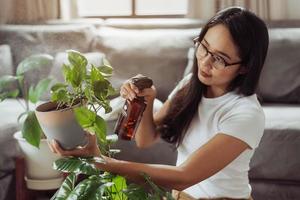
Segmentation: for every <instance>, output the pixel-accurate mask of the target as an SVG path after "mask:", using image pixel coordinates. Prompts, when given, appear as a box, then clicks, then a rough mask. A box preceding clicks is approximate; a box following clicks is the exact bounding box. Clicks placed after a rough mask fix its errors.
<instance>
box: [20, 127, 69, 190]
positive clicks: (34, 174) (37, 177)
mask: <svg viewBox="0 0 300 200" xmlns="http://www.w3.org/2000/svg"><path fill="white" fill-rule="evenodd" d="M14 138H15V139H16V140H17V142H18V144H19V146H20V148H21V150H22V152H23V155H24V158H25V164H26V177H24V178H25V180H26V183H27V187H28V188H29V189H41V190H43V189H56V188H58V187H59V186H60V185H61V183H62V180H63V177H62V174H61V173H60V172H59V171H56V170H54V169H53V168H52V164H53V162H54V161H55V160H57V159H59V158H60V156H59V155H57V154H54V153H53V152H51V150H50V148H49V146H48V144H47V140H46V139H42V140H41V143H40V148H39V149H38V148H36V147H34V146H32V145H31V144H29V143H27V142H26V140H25V139H24V138H23V137H22V133H21V132H20V131H18V132H16V133H15V134H14Z"/></svg>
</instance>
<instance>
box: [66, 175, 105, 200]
mask: <svg viewBox="0 0 300 200" xmlns="http://www.w3.org/2000/svg"><path fill="white" fill-rule="evenodd" d="M102 184H103V183H102V181H101V179H100V177H99V176H90V177H89V178H88V179H85V180H83V181H81V182H80V183H79V184H78V185H77V186H76V187H75V189H74V190H73V191H72V192H71V193H70V197H69V198H68V199H72V200H73V199H77V200H92V199H95V198H96V197H95V194H96V193H97V190H98V188H99V187H100V186H101V185H102ZM98 194H99V193H98ZM100 199H102V198H100Z"/></svg>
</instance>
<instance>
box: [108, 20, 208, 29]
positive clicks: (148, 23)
mask: <svg viewBox="0 0 300 200" xmlns="http://www.w3.org/2000/svg"><path fill="white" fill-rule="evenodd" d="M203 24H204V22H203V21H202V20H198V19H188V18H181V19H180V18H176V19H171V18H169V19H167V18H160V19H159V18H157V19H153V18H152V19H138V18H135V19H128V18H117V19H107V20H105V22H104V25H105V26H109V27H114V28H126V29H165V28H167V29H168V28H169V29H189V28H200V27H201V26H202V25H203Z"/></svg>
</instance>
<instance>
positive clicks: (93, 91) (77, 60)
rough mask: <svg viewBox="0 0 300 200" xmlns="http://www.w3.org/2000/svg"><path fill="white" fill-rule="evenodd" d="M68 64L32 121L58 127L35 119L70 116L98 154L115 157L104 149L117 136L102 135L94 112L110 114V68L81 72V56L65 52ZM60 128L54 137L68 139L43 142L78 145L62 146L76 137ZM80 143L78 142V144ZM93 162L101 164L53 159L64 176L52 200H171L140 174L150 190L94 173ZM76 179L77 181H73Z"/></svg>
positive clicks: (106, 65)
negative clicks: (90, 137)
mask: <svg viewBox="0 0 300 200" xmlns="http://www.w3.org/2000/svg"><path fill="white" fill-rule="evenodd" d="M68 60H69V64H64V66H63V68H62V69H63V75H64V79H65V82H64V83H56V84H55V85H53V86H52V88H51V101H52V105H51V106H45V105H49V102H47V103H45V104H42V105H40V106H39V107H37V109H36V113H37V116H38V117H37V118H38V120H39V121H40V122H41V121H46V122H47V123H49V121H51V123H52V122H53V123H57V124H59V125H58V126H61V124H60V123H61V121H65V120H51V119H50V120H45V119H41V118H43V117H41V116H40V115H41V113H42V114H43V113H44V114H47V113H48V114H49V113H55V112H56V113H60V114H61V115H63V114H64V112H66V111H68V113H69V114H68V115H70V113H71V114H73V116H74V117H69V119H71V118H72V120H73V119H75V121H76V123H78V124H79V125H80V126H81V128H82V129H83V130H85V131H88V132H89V133H87V134H95V135H96V136H97V141H98V147H99V149H100V151H101V153H102V154H103V155H106V156H109V157H111V156H112V155H114V154H115V153H117V152H118V150H114V149H110V146H111V144H112V143H114V142H116V141H117V136H116V135H106V122H105V121H104V120H103V118H102V117H101V116H99V115H98V114H97V113H98V111H99V110H100V109H104V110H105V112H106V113H108V112H110V111H111V110H112V108H111V107H110V105H109V97H110V96H111V95H113V94H115V90H114V88H113V87H112V85H111V83H110V82H109V77H110V76H111V75H112V72H113V69H112V67H111V66H110V64H109V63H108V62H107V61H106V60H104V61H103V65H102V66H94V65H90V69H87V68H88V66H89V65H88V61H87V59H86V58H85V56H83V55H82V54H81V53H79V52H76V51H72V50H70V51H68ZM69 111H70V112H69ZM50 117H51V116H50ZM45 118H47V117H45ZM52 118H56V117H52ZM63 118H64V117H61V118H60V119H63ZM67 121H68V122H67V124H70V121H69V120H67ZM42 123H43V122H42ZM51 123H50V124H51ZM72 123H73V122H72ZM74 123H75V122H74ZM45 127H46V128H45ZM62 127H64V132H61V131H60V130H58V132H60V133H59V134H66V135H68V134H70V135H68V136H66V137H65V138H62V137H57V134H54V136H53V135H49V138H52V139H56V140H57V141H58V142H59V143H60V144H61V145H62V144H63V145H64V144H65V146H63V145H62V146H63V147H64V148H71V147H70V146H68V145H76V144H77V145H78V144H79V143H76V142H75V143H72V144H67V142H68V141H64V139H66V140H70V138H72V137H75V136H74V134H76V133H74V132H72V131H71V132H70V131H69V132H68V130H65V128H68V127H67V126H65V125H64V126H62ZM42 128H43V129H45V130H44V132H45V134H46V135H47V134H49V133H47V131H48V130H49V126H48V124H46V126H44V125H42ZM50 128H53V130H54V131H50V132H57V128H55V125H53V124H52V127H50ZM78 134H82V133H80V132H79V133H78ZM47 137H48V135H47ZM80 141H82V140H80V139H79V142H80ZM73 148H74V146H73ZM94 162H103V160H102V158H101V157H88V158H87V157H78V158H74V157H66V158H61V159H59V160H57V161H56V162H55V163H54V168H55V169H56V170H59V171H61V172H65V173H67V174H68V176H67V177H66V179H65V181H64V182H63V184H62V185H61V187H60V189H59V190H58V191H57V192H56V194H55V195H54V196H53V197H52V199H59V200H62V199H72V200H73V199H109V200H123V199H133V200H134V199H139V200H141V199H157V200H159V199H162V198H163V197H165V198H167V199H172V197H171V195H170V193H165V192H164V191H163V190H161V189H160V188H159V187H157V186H156V185H155V184H154V183H153V182H152V181H151V180H150V178H149V177H147V176H146V175H144V177H145V182H146V183H148V184H149V185H150V188H151V189H150V190H147V191H146V190H145V189H144V188H143V187H141V186H138V185H135V184H130V185H128V186H127V183H126V180H125V178H124V177H122V176H118V175H114V174H110V173H108V172H103V171H101V170H99V169H97V168H95V165H94ZM80 174H81V176H82V175H83V177H81V178H80V179H79V180H78V176H79V175H80Z"/></svg>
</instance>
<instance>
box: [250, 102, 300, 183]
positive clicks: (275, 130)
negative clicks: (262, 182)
mask: <svg viewBox="0 0 300 200" xmlns="http://www.w3.org/2000/svg"><path fill="white" fill-rule="evenodd" d="M263 109H264V112H265V116H266V128H265V132H264V135H263V137H262V139H261V142H260V144H259V147H258V148H257V149H256V151H255V153H254V156H253V158H252V160H251V163H250V168H251V170H250V173H249V176H250V178H252V179H269V180H286V181H300V174H299V167H300V160H299V155H300V148H299V147H300V123H299V122H300V106H291V105H278V104H277V105H265V106H263Z"/></svg>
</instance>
